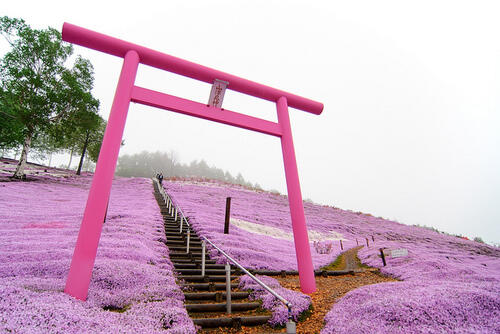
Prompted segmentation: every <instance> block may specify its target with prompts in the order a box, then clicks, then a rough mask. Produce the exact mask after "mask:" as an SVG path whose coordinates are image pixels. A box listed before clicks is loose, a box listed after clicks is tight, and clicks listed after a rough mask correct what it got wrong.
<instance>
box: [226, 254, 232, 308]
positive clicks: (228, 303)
mask: <svg viewBox="0 0 500 334" xmlns="http://www.w3.org/2000/svg"><path fill="white" fill-rule="evenodd" d="M226 312H227V314H231V265H230V264H229V262H226Z"/></svg>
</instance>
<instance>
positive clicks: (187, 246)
mask: <svg viewBox="0 0 500 334" xmlns="http://www.w3.org/2000/svg"><path fill="white" fill-rule="evenodd" d="M181 220H182V219H181ZM187 233H188V238H187V244H186V253H189V241H190V240H191V230H190V229H189V227H188V228H187Z"/></svg>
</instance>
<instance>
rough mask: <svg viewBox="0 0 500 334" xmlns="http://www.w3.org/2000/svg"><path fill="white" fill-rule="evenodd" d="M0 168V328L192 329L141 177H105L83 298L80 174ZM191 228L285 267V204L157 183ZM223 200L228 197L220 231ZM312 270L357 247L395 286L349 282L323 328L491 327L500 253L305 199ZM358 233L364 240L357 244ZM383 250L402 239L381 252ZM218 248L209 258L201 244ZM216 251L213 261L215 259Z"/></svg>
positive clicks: (288, 265)
mask: <svg viewBox="0 0 500 334" xmlns="http://www.w3.org/2000/svg"><path fill="white" fill-rule="evenodd" d="M13 163H14V162H12V161H8V160H4V161H2V162H1V164H0V181H1V182H0V332H2V333H3V332H14V333H40V332H45V333H49V332H54V333H68V332H78V333H118V332H120V333H138V332H141V333H195V332H196V328H195V327H194V325H193V323H192V321H191V320H190V318H189V317H188V315H187V312H186V310H185V308H184V305H183V301H184V296H183V294H182V291H181V289H180V288H179V286H178V285H177V284H176V282H175V275H174V272H173V269H172V263H171V262H170V259H169V256H168V254H169V252H168V248H167V247H166V246H165V244H164V242H163V241H164V238H165V234H164V228H163V223H162V217H161V214H160V212H159V209H158V205H157V203H156V201H155V198H154V195H153V187H152V182H151V180H149V179H144V178H115V180H114V182H113V187H112V192H111V199H110V203H109V211H108V215H107V220H106V223H105V224H104V227H103V233H102V236H101V240H100V245H99V249H98V254H97V259H96V263H95V268H94V271H93V276H92V281H91V286H90V290H89V298H88V300H87V301H86V302H82V301H78V300H75V299H73V298H72V297H70V296H68V295H66V294H64V293H63V289H64V284H65V279H66V275H67V272H68V269H69V264H70V261H71V256H72V251H73V248H74V245H75V242H76V236H77V233H78V229H79V226H80V222H81V218H82V215H83V210H84V206H85V201H86V198H87V193H88V189H89V187H90V182H91V175H83V176H78V177H77V176H75V175H73V174H71V173H70V172H68V171H65V170H59V169H47V168H46V167H43V166H35V165H30V167H29V170H28V173H27V174H28V175H27V177H28V181H27V182H20V181H17V182H14V181H10V180H9V178H8V176H9V175H11V171H12V170H13V168H14V167H15V166H14V165H13ZM164 188H165V189H166V191H167V192H168V193H169V195H170V196H171V197H172V199H173V200H174V201H175V202H176V203H177V204H178V205H179V206H180V207H181V208H182V210H183V212H184V214H185V215H186V216H187V217H188V218H189V221H190V224H191V225H192V226H193V229H194V230H196V231H197V233H198V234H199V235H203V236H206V237H208V238H209V239H210V240H212V241H213V242H215V243H216V244H218V245H220V247H221V248H222V249H224V250H225V251H226V252H227V253H229V254H230V255H231V256H233V257H234V258H235V259H237V260H238V261H240V262H241V263H242V264H243V265H245V266H247V267H248V268H252V269H269V270H296V260H295V248H294V246H293V241H292V239H291V237H292V230H291V223H290V214H289V209H288V200H287V198H286V197H285V196H282V195H277V194H271V193H267V192H263V191H255V190H251V189H246V188H243V187H241V186H233V185H227V184H220V183H215V182H200V181H193V180H181V181H164ZM226 197H231V198H232V207H231V218H232V220H231V226H230V234H229V235H224V234H223V230H224V214H225V202H226ZM304 205H305V213H306V220H307V224H308V229H309V232H310V241H311V254H312V257H313V263H314V267H315V268H316V269H320V268H321V267H323V266H325V265H327V264H329V263H331V262H332V261H334V260H335V258H336V257H337V255H338V254H340V253H341V252H342V250H341V249H340V240H342V245H343V247H344V250H346V249H349V248H353V247H356V246H357V245H358V244H359V245H364V247H363V248H362V249H361V250H360V251H359V253H358V254H359V257H360V259H361V261H362V262H363V263H364V264H366V265H369V266H372V267H377V268H380V270H381V272H382V273H383V274H386V275H390V276H392V277H395V278H397V279H399V280H400V281H399V282H392V283H381V284H375V285H368V286H364V287H362V288H358V289H356V290H353V291H351V292H349V293H348V294H347V295H345V296H344V297H342V298H341V299H340V300H339V301H338V302H337V303H335V304H334V305H333V307H332V309H331V310H330V312H329V313H328V315H327V316H326V318H325V326H324V328H323V331H322V333H323V334H325V333H500V324H499V323H500V322H499V321H498V319H500V250H499V249H498V248H494V247H491V246H488V245H485V244H480V243H477V242H473V241H468V240H462V239H459V238H456V237H453V236H449V235H444V234H440V233H438V232H435V231H431V230H428V229H424V228H419V227H412V226H406V225H403V224H400V223H397V222H393V221H388V220H385V219H382V218H377V217H373V216H371V215H367V214H362V213H354V212H350V211H344V210H341V209H338V208H334V207H328V206H320V205H316V204H312V203H305V204H304ZM367 240H368V243H369V246H368V247H367V246H366V242H367ZM380 248H385V249H386V250H387V251H390V250H393V249H406V250H407V251H408V255H407V256H404V257H398V258H393V257H391V256H390V255H388V256H387V258H386V260H387V266H385V267H384V266H383V265H382V260H381V258H380V250H379V249H380ZM211 255H212V256H213V257H215V258H219V259H221V258H220V256H219V255H218V254H217V253H216V252H215V251H214V250H211ZM221 260H222V259H221Z"/></svg>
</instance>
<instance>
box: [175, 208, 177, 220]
mask: <svg viewBox="0 0 500 334" xmlns="http://www.w3.org/2000/svg"><path fill="white" fill-rule="evenodd" d="M175 221H177V207H175Z"/></svg>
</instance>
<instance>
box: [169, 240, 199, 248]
mask: <svg viewBox="0 0 500 334" xmlns="http://www.w3.org/2000/svg"><path fill="white" fill-rule="evenodd" d="M167 246H172V247H175V246H186V241H184V240H167ZM189 246H193V247H201V242H199V241H193V240H191V241H189Z"/></svg>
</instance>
